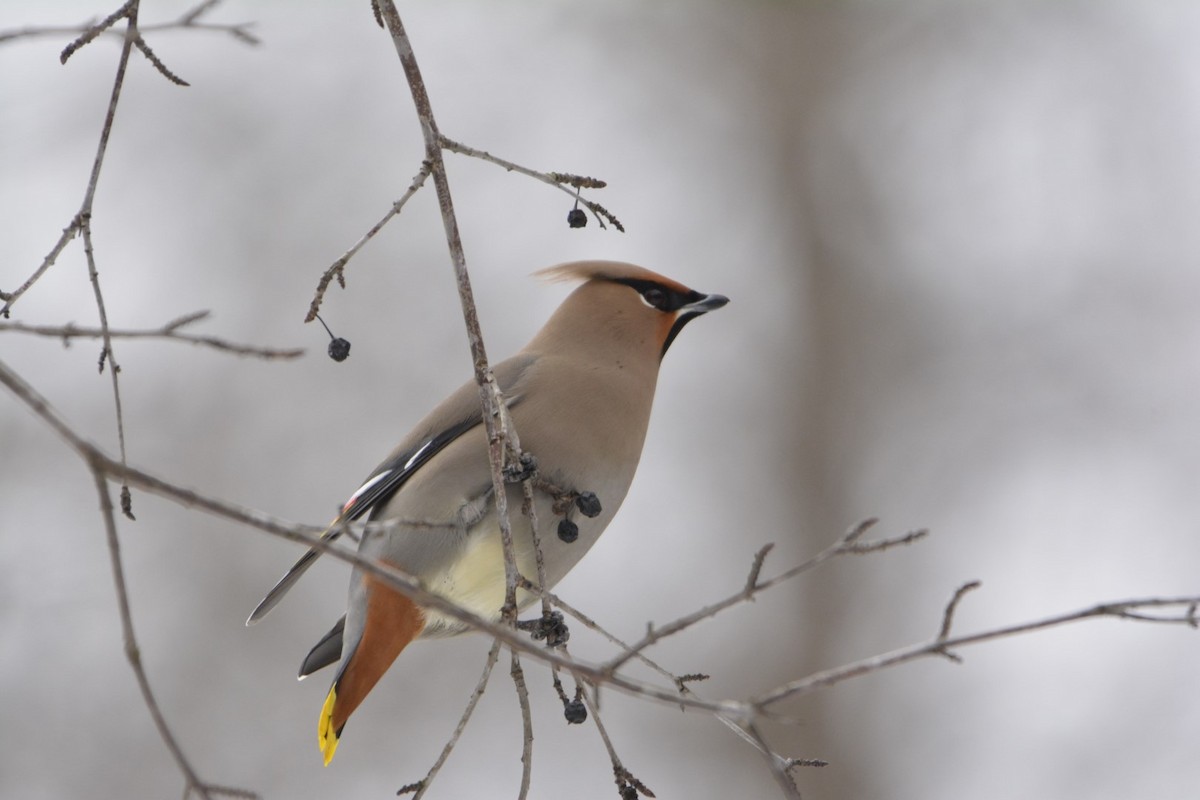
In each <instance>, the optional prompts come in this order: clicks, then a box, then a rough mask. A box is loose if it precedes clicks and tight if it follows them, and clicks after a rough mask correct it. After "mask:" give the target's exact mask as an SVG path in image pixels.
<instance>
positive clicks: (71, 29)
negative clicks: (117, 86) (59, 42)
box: [0, 0, 261, 58]
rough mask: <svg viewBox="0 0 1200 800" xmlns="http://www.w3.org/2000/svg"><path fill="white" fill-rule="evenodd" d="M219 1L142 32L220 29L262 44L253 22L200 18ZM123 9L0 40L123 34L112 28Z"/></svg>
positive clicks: (24, 30) (10, 34)
mask: <svg viewBox="0 0 1200 800" xmlns="http://www.w3.org/2000/svg"><path fill="white" fill-rule="evenodd" d="M220 1H221V0H204V2H201V3H199V4H198V5H196V6H195V7H193V8H192V9H191V10H189V11H186V12H184V14H183V15H182V16H180V17H179V18H178V19H177V20H175V21H174V22H160V23H156V24H154V25H143V26H141V31H142V32H143V33H159V32H163V33H166V32H170V31H179V30H196V31H213V32H217V33H228V34H229V35H230V36H232V37H233V38H235V39H237V40H238V41H240V42H244V43H245V44H248V45H252V46H253V45H258V44H261V42H260V41H259V39H258V37H256V36H254V35H253V34H252V33H250V30H249V29H250V28H251V27H253V25H254V23H252V22H241V23H235V24H228V23H215V22H202V21H201V19H200V18H201V17H202V16H203V15H205V14H207V13H208V12H209V11H211V10H212V9H213V8H215V7H216V6H217V5H219V4H220ZM124 10H125V9H124V7H122V8H121V9H120V10H118V11H117V12H116V13H115V14H113V15H112V16H111V17H110V18H107V19H105V20H104V21H103V22H101V23H99V24H97V23H93V22H86V23H84V24H82V25H31V26H27V27H24V28H16V29H13V30H8V31H0V44H4V43H7V42H11V41H15V40H17V39H31V38H38V37H45V36H64V35H78V34H80V33H82V34H83V35H85V36H88V37H89V38H88V40H87V41H88V42H90V41H92V40H93V39H96V38H97V37H99V36H103V35H112V36H119V35H121V34H118V33H115V32H114V31H112V30H110V28H111V26H112V25H113V24H115V23H116V21H117V20H119V19H120V18H121V11H124ZM104 23H107V25H104ZM101 25H103V26H104V27H102V28H101V29H100V30H98V31H96V30H94V29H95V28H97V27H100V26H101ZM84 44H87V42H77V43H73V45H72V48H71V53H74V51H75V50H78V49H79V48H80V47H82V46H83V45H84ZM67 57H68V58H69V57H70V54H68V56H67Z"/></svg>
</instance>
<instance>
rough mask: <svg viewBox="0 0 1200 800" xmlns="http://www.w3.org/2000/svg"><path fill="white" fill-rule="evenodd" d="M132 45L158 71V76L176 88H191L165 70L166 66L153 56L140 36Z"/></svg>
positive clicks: (188, 84)
mask: <svg viewBox="0 0 1200 800" xmlns="http://www.w3.org/2000/svg"><path fill="white" fill-rule="evenodd" d="M133 44H134V46H136V47H137V49H138V50H139V51H141V54H142V55H144V56H145V57H146V60H147V61H149V62H150V63H151V64H153V65H154V68H155V69H156V70H158V72H159V74H160V75H162V76H163V77H164V78H166V79H167V80H169V81H170V82H171V83H173V84H175V85H176V86H191V84H190V83H188V82H187V81H185V80H184V79H183V78H181V77H179V76H178V75H176V74H175V73H174V72H172V71H171V70H170V69H168V68H167V65H166V64H164V63H163V62H162V59H160V58H159V57H158V56H156V55H155V54H154V51H153V50H151V49H150V45H148V44H146V40H145V39H143V38H142V37H141V35H140V34H139V35H138V37H137V38H136V39H134V40H133Z"/></svg>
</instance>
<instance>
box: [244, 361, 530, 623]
mask: <svg viewBox="0 0 1200 800" xmlns="http://www.w3.org/2000/svg"><path fill="white" fill-rule="evenodd" d="M535 360H536V356H533V355H530V354H523V355H518V356H514V357H513V358H510V359H507V360H505V361H503V362H501V363H499V364H497V365H496V366H495V367H494V369H493V374H494V375H495V376H496V381H497V383H498V384H499V385H500V388H501V390H502V391H504V392H505V397H504V400H505V403H506V404H507V405H508V407H509V408H513V407H514V406H516V405H517V404H518V403H520V402H521V400H522V399H523V396H522V395H521V391H520V388H521V387H520V378H521V377H522V375H523V374H524V373H525V371H526V370H527V369H528V367H529V366H530V365H531V364H532V363H533V362H534V361H535ZM482 421H483V412H482V409H481V407H480V403H479V385H478V384H477V383H475V381H469V382H467V383H465V384H463V385H462V386H460V387H459V388H458V390H457V391H455V392H454V394H452V395H450V396H449V397H447V398H446V399H445V400H444V401H443V402H442V403H441V404H440V405H439V406H438V407H437V408H435V409H434V410H433V411H432V412H430V414H429V415H428V416H427V417H425V419H423V420H422V421H421V422H420V424H418V425H417V427H416V428H415V429H414V430H413V432H412V433H410V434H409V435H408V436H407V437H406V438H405V440H404V441H403V442H401V443H400V445H399V446H398V447H397V448H396V449H395V450H394V451H393V452H392V454H391V455H390V456H388V458H387V459H386V460H385V461H384V462H383V463H382V464H380V465H379V466H378V467H376V468H375V469H374V471H372V472H371V475H370V476H369V477H368V478H367V479H366V480H365V481H363V484H362V485H361V486H360V487H358V489H356V490H355V492H354V494H352V495H350V499H349V500H347V501H346V503H345V505H343V506H342V510H341V512H340V513H339V514H338V515H337V517H336V518H335V519H334V520H333V522H331V523H330V525H329V528H327V529H326V531H325V532H324V533H323V534H322V535H321V541H323V542H327V543H328V542H332V541H334V540H335V539H337V538H338V537H339V536H341V535H342V533H343V532H344V531H345V525H344V523H347V522H353V521H354V520H356V519H358V518H359V517H361V516H363V515H364V514H366V513H367V512H369V511H371V510H372V509H375V508H379V507H381V506H382V505H383V504H385V503H386V502H387V501H388V499H390V498H391V497H392V495H394V494H395V493H396V491H397V490H398V489H399V488H400V487H401V486H403V485H404V484H405V482H406V481H408V479H409V478H411V477H412V476H413V475H414V474H415V473H416V472H417V470H419V469H420V468H421V467H422V466H424V465H425V463H426V462H428V461H429V459H431V458H433V456H434V455H436V454H437V453H438V452H440V451H441V450H443V449H444V448H445V447H446V446H447V445H448V444H450V443H451V442H453V441H454V440H455V439H457V438H458V437H460V436H462V435H463V434H464V433H466V432H467V431H469V430H471V429H472V428H474V427H475V426H477V425H479V424H480V423H481V422H482ZM321 552H322V550H321V548H317V547H311V548H309V549H308V551H307V552H306V553H305V554H304V555H302V556H301V557H300V559H299V560H298V561H296V563H295V564H293V565H292V568H291V569H289V570H288V571H287V572H286V573H284V576H283V577H282V578H280V579H279V582H278V583H276V584H275V585H274V586H273V587H271V591H269V592H267V595H266V597H264V598H263V599H262V602H260V603H259V604H258V606H257V607H255V609H254V611H253V612H251V614H250V617H249V618H248V619H247V620H246V624H247V625H253V624H254V623H255V622H258V621H259V620H260V619H262V618H263V617H265V616H266V615H267V614H268V612H270V611H271V609H272V608H274V607H275V606H276V604H278V603H279V601H280V600H282V599H283V596H284V595H285V594H287V592H288V590H289V589H291V588H292V586H293V585H294V584H295V583H296V581H298V580H299V579H300V576H302V575H303V574H304V573H305V572H306V571H307V570H308V568H309V567H311V566H312V564H313V562H314V561H316V560H317V557H318V556H319V555H321Z"/></svg>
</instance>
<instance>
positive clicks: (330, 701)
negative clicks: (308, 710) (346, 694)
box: [317, 684, 339, 767]
mask: <svg viewBox="0 0 1200 800" xmlns="http://www.w3.org/2000/svg"><path fill="white" fill-rule="evenodd" d="M336 702H337V684H334V685H333V686H330V687H329V694H328V695H327V696H326V697H325V705H324V706H322V707H321V719H320V720H319V721H318V722H317V746H318V747H319V748H321V755H322V756H324V758H325V766H327V767H328V766H329V762H330V761H332V760H333V753H334V751H336V750H337V746H338V733H339V732H338V731H335V730H334V729H333V706H334V703H336Z"/></svg>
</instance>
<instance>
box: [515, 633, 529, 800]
mask: <svg viewBox="0 0 1200 800" xmlns="http://www.w3.org/2000/svg"><path fill="white" fill-rule="evenodd" d="M509 653H510V654H511V655H512V666H511V668H510V670H509V674H510V675H512V682H513V686H514V687H515V688H516V690H517V703H518V704H519V705H520V707H521V730H522V736H521V790H520V792H518V793H517V800H525V798H527V797H529V784H530V780H531V778H532V777H533V715H532V713H531V712H530V710H529V687H528V686H526V685H525V670H523V669H521V658H520V656H518V655H517V651H516V650H514V649H511V648H510V649H509Z"/></svg>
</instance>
